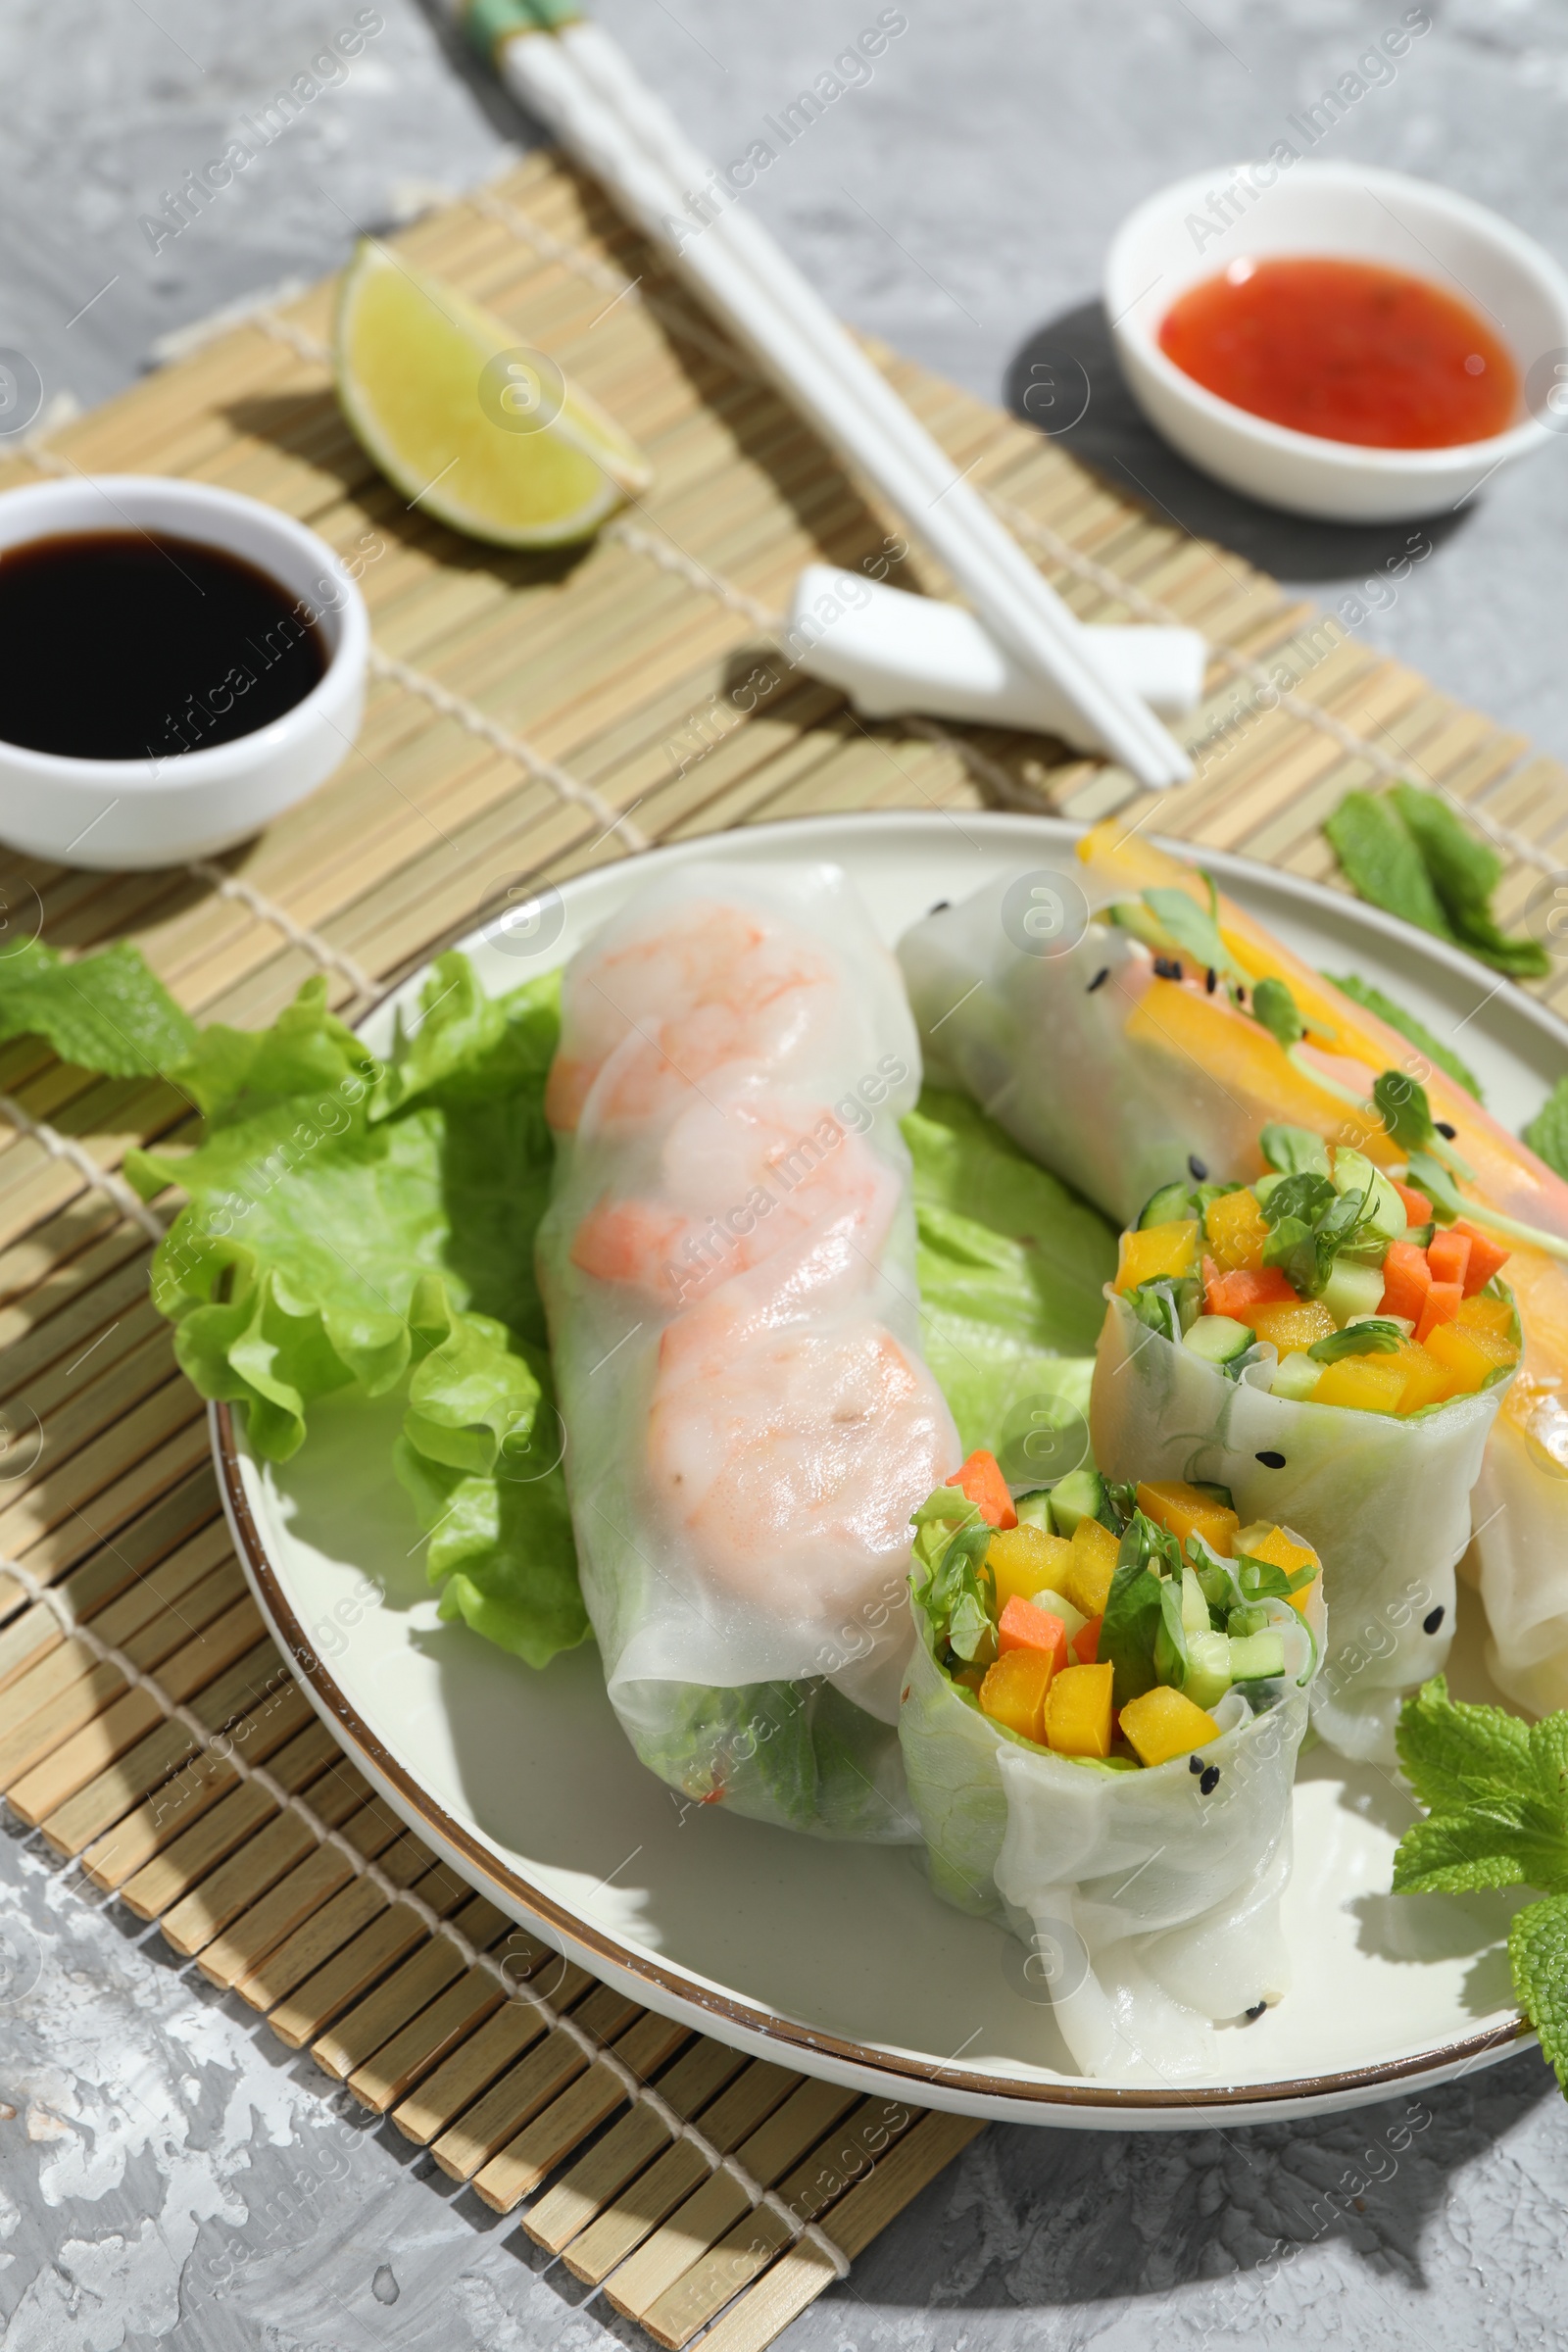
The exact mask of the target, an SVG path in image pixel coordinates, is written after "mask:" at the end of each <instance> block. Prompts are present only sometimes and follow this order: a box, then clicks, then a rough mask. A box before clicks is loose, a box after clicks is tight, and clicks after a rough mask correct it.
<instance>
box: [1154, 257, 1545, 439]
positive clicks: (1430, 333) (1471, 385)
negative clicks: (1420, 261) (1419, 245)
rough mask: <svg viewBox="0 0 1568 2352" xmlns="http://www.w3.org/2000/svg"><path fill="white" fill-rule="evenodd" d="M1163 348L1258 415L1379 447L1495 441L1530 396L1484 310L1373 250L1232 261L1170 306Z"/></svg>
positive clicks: (1210, 388)
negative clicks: (1363, 256)
mask: <svg viewBox="0 0 1568 2352" xmlns="http://www.w3.org/2000/svg"><path fill="white" fill-rule="evenodd" d="M1159 347H1160V349H1161V351H1163V352H1164V354H1165V356H1166V358H1167V359H1170V360H1174V361H1175V363H1176V366H1177V367H1178V368H1181V369H1182V371H1183V373H1184V374H1186V375H1190V376H1192V377H1193V378H1194V379H1195V381H1196V382H1198V383H1200V384H1201V385H1203V386H1204V388H1205V389H1206V390H1207V391H1210V392H1215V393H1217V394H1218V395H1219V397H1220V399H1221V400H1228V401H1231V402H1233V403H1234V405H1235V406H1236V407H1237V408H1239V409H1247V410H1250V413H1251V414H1252V416H1254V417H1267V418H1268V419H1269V420H1270V422H1271V423H1274V424H1285V425H1289V426H1290V427H1291V428H1292V429H1293V431H1295V432H1298V433H1315V434H1317V435H1318V436H1319V437H1320V438H1322V439H1324V440H1327V441H1354V442H1358V443H1360V444H1361V445H1362V446H1363V447H1366V448H1370V449H1450V448H1452V447H1454V446H1455V445H1456V444H1457V443H1460V442H1465V441H1485V440H1488V439H1490V437H1491V436H1492V435H1493V434H1494V433H1500V432H1503V431H1505V430H1506V429H1507V427H1508V426H1509V425H1510V424H1511V423H1512V422H1513V421H1514V418H1515V417H1516V415H1517V413H1518V408H1519V370H1518V368H1516V367H1515V365H1514V362H1513V358H1512V355H1511V353H1510V352H1509V351H1508V349H1507V347H1506V345H1505V344H1503V343H1501V342H1499V340H1498V339H1497V336H1496V335H1495V333H1494V332H1493V329H1492V328H1491V327H1490V326H1489V325H1488V324H1487V322H1486V320H1485V319H1482V318H1481V317H1480V315H1479V314H1478V313H1477V312H1476V311H1474V310H1472V308H1471V307H1470V305H1469V304H1468V303H1467V302H1461V301H1460V300H1458V298H1457V297H1456V296H1454V295H1452V294H1449V293H1447V292H1446V290H1445V289H1444V288H1443V287H1442V286H1435V285H1433V284H1431V283H1430V282H1429V281H1428V280H1427V279H1426V278H1424V277H1411V276H1409V275H1407V273H1406V272H1405V271H1404V270H1385V269H1381V268H1380V267H1379V266H1378V265H1377V264H1376V263H1373V262H1342V261H1333V260H1330V259H1328V258H1327V257H1324V258H1318V257H1315V256H1314V257H1308V256H1305V255H1302V256H1300V257H1296V256H1284V257H1281V258H1279V259H1277V260H1271V261H1256V262H1252V261H1236V262H1232V264H1231V265H1230V268H1229V269H1228V270H1224V271H1223V272H1222V273H1221V274H1220V275H1219V276H1218V277H1210V278H1205V279H1204V280H1203V282H1202V284H1201V285H1197V286H1190V287H1189V288H1188V290H1187V292H1186V293H1185V294H1183V295H1181V296H1180V297H1179V298H1178V300H1177V301H1176V302H1174V303H1173V304H1172V306H1171V308H1170V309H1169V310H1168V311H1167V312H1166V314H1165V317H1164V319H1163V320H1162V321H1161V323H1160V329H1159Z"/></svg>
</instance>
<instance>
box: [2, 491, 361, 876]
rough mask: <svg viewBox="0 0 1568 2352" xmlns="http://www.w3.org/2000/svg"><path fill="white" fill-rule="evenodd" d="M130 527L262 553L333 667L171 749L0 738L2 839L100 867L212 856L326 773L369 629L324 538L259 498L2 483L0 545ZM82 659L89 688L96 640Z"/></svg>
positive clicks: (353, 705)
mask: <svg viewBox="0 0 1568 2352" xmlns="http://www.w3.org/2000/svg"><path fill="white" fill-rule="evenodd" d="M126 529H142V530H148V531H164V532H169V533H171V534H172V535H174V536H176V537H178V538H182V539H193V540H196V541H197V542H198V543H200V544H201V545H204V546H208V547H218V548H221V549H223V550H224V551H225V553H227V554H228V555H231V556H240V557H243V558H244V560H245V561H246V562H247V563H250V564H255V565H256V566H257V568H258V569H259V570H261V571H264V572H267V573H268V574H269V575H270V577H271V578H272V579H274V580H275V581H276V582H277V584H278V586H279V588H280V589H282V590H284V591H285V592H286V593H287V594H288V595H290V596H292V597H294V598H296V599H297V600H299V601H298V603H297V605H296V611H297V612H298V613H299V614H300V617H301V618H302V619H304V618H307V617H310V618H313V619H314V620H315V622H316V625H317V626H318V628H319V630H320V633H321V636H322V638H323V639H324V641H325V648H326V655H327V665H326V669H325V671H324V673H323V675H322V676H321V677H320V678H319V680H318V681H317V683H316V685H315V686H313V687H312V689H311V691H310V693H309V694H308V695H306V696H305V697H304V699H303V701H301V702H298V703H296V704H295V705H294V708H293V709H292V710H291V711H284V712H283V714H282V716H281V717H279V718H274V719H273V720H272V721H271V722H270V724H269V725H267V726H265V727H259V728H257V729H256V730H255V732H254V733H252V734H249V735H239V736H236V737H235V738H234V739H233V741H232V742H230V743H220V744H213V745H210V746H208V747H207V748H206V749H204V750H197V751H192V752H181V753H178V754H176V755H175V756H173V757H172V758H171V759H168V760H73V759H65V758H61V757H60V756H59V755H58V754H56V753H53V752H37V751H29V750H28V749H27V748H26V747H25V745H22V744H15V743H6V742H4V741H0V840H4V841H6V842H8V843H10V844H11V846H12V847H13V848H15V849H19V850H25V851H27V852H29V853H30V855H31V856H33V857H34V858H49V859H51V860H53V861H55V862H57V863H59V864H62V865H78V866H90V867H92V868H93V869H95V870H96V871H99V872H121V871H123V870H125V869H127V868H132V867H144V866H157V865H172V864H178V863H181V862H183V861H184V860H185V859H187V858H202V857H209V856H211V855H212V853H213V852H214V851H216V850H224V849H228V848H230V847H231V846H232V844H233V843H235V842H236V841H243V840H245V839H246V838H247V836H248V835H250V834H252V833H255V832H256V831H258V830H259V828H260V827H261V826H263V825H265V824H267V823H268V822H269V820H270V818H272V817H274V816H276V815H278V814H279V813H280V811H281V810H283V809H288V808H290V807H292V805H293V804H294V803H295V802H296V801H299V800H303V799H304V797H305V795H306V794H307V793H309V792H314V791H315V789H316V787H317V786H318V784H321V783H324V781H325V780H326V778H327V777H328V776H329V775H330V774H331V773H332V770H333V769H334V768H335V767H336V766H337V765H338V764H339V762H340V761H341V760H342V759H343V758H344V756H345V754H346V753H347V752H348V751H349V749H350V748H351V746H352V744H353V742H354V738H355V736H356V734H357V733H358V732H359V726H360V720H361V718H362V716H363V714H364V709H365V666H366V657H367V654H368V649H369V641H370V626H369V620H368V615H367V613H366V610H365V600H364V598H363V597H362V596H361V594H360V592H359V589H358V588H357V587H356V586H355V584H354V581H353V580H352V578H351V577H350V576H349V573H348V571H347V570H346V568H345V567H344V565H343V564H342V563H341V562H340V560H339V559H338V557H337V556H335V555H334V554H333V552H332V550H331V549H330V548H329V547H328V546H327V544H326V542H325V540H324V539H319V538H318V537H317V535H316V533H315V532H314V531H308V530H307V529H306V528H305V526H304V524H303V523H299V522H295V521H294V520H293V519H292V518H291V517H290V516H289V515H280V514H278V513H277V512H276V510H275V509H274V508H271V507H266V506H263V505H262V504H261V502H260V501H259V500H257V499H254V498H242V497H241V496H239V494H238V493H237V492H235V491H232V490H215V489H212V488H210V487H209V486H208V484H206V483H205V482H186V481H175V480H172V479H169V478H167V477H165V476H163V475H159V474H149V473H111V474H96V475H90V474H83V475H81V476H80V477H79V478H78V479H76V480H74V481H48V482H32V483H28V484H27V486H26V487H25V489H21V490H8V491H6V492H5V493H4V494H3V495H0V553H3V552H4V551H5V550H6V549H7V548H12V547H18V546H21V545H24V544H25V543H26V542H28V541H31V540H36V539H51V538H55V537H57V536H59V535H61V534H64V533H68V532H77V531H124V530H126ZM81 658H82V692H83V693H84V694H90V693H91V692H92V691H93V684H92V648H91V647H90V646H83V647H82V649H81ZM3 659H4V648H0V660H3Z"/></svg>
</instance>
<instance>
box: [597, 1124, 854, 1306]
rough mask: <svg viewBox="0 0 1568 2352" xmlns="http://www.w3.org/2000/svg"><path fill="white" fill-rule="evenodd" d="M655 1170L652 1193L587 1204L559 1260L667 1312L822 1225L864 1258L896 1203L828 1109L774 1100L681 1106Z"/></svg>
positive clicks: (848, 1132) (851, 1135) (850, 1134)
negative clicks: (657, 1177)
mask: <svg viewBox="0 0 1568 2352" xmlns="http://www.w3.org/2000/svg"><path fill="white" fill-rule="evenodd" d="M660 1173H661V1176H662V1184H661V1186H660V1188H659V1190H658V1191H657V1192H656V1193H654V1194H653V1195H652V1196H649V1197H644V1196H640V1195H639V1196H633V1197H631V1198H629V1199H616V1198H615V1197H614V1195H613V1194H609V1195H606V1196H605V1197H604V1198H602V1199H601V1200H599V1201H596V1202H595V1204H594V1205H593V1207H591V1208H590V1209H589V1211H588V1213H587V1215H586V1216H585V1217H584V1218H583V1220H582V1222H581V1224H580V1225H579V1226H578V1228H577V1231H576V1234H575V1235H574V1237H573V1239H572V1244H571V1261H572V1263H573V1265H575V1266H577V1267H580V1269H581V1270H582V1271H583V1272H584V1273H585V1274H592V1275H595V1276H597V1277H598V1279H599V1280H600V1281H602V1282H615V1283H623V1284H625V1285H626V1286H627V1287H629V1288H632V1289H636V1290H639V1291H641V1292H642V1293H643V1295H644V1296H645V1297H646V1298H648V1299H652V1300H654V1301H655V1302H656V1303H657V1304H662V1305H664V1306H665V1307H667V1308H671V1309H673V1308H675V1307H679V1306H681V1305H684V1304H686V1303H687V1302H688V1301H690V1300H692V1299H698V1298H701V1297H702V1296H703V1295H704V1294H705V1293H706V1292H707V1291H709V1290H711V1288H712V1286H713V1284H714V1283H715V1282H718V1281H725V1280H728V1278H729V1277H730V1276H731V1275H734V1274H741V1273H744V1272H746V1270H747V1269H748V1268H749V1267H752V1266H756V1265H759V1264H760V1263H761V1262H762V1260H763V1259H764V1258H770V1257H773V1256H775V1255H776V1254H777V1253H778V1252H779V1251H780V1250H786V1249H790V1248H793V1247H796V1246H798V1245H799V1244H800V1243H802V1242H803V1241H804V1240H805V1238H806V1236H807V1235H808V1233H809V1232H811V1231H813V1230H820V1229H822V1228H824V1227H826V1226H834V1227H838V1226H841V1225H842V1226H843V1228H844V1230H845V1231H846V1232H847V1233H849V1234H852V1235H853V1238H854V1242H855V1246H856V1247H857V1248H858V1250H862V1251H863V1252H864V1253H865V1256H866V1258H867V1259H868V1260H869V1261H871V1262H873V1263H874V1262H875V1261H876V1260H877V1259H878V1258H879V1257H880V1255H881V1252H882V1246H883V1244H884V1243H885V1241H886V1240H887V1237H888V1234H889V1232H890V1230H891V1228H892V1224H893V1219H894V1216H895V1214H896V1213H897V1209H898V1205H899V1199H900V1186H899V1181H898V1178H897V1177H896V1175H895V1174H894V1172H893V1170H892V1169H891V1168H890V1167H889V1166H888V1165H887V1163H886V1162H885V1161H884V1160H882V1159H880V1158H879V1157H878V1156H877V1155H876V1153H875V1152H872V1151H871V1149H870V1148H869V1146H868V1145H867V1144H866V1143H865V1141H864V1140H863V1138H862V1137H861V1136H860V1135H858V1134H857V1133H856V1132H855V1131H854V1130H852V1129H851V1128H848V1127H846V1126H845V1124H844V1122H843V1120H842V1119H841V1118H839V1117H838V1115H837V1114H836V1113H835V1112H833V1111H831V1110H829V1109H828V1108H827V1107H826V1106H825V1105H824V1104H821V1103H798V1102H792V1101H790V1100H789V1099H787V1098H785V1097H783V1096H763V1097H759V1096H751V1095H736V1096H733V1097H732V1098H731V1099H730V1100H729V1101H717V1102H707V1101H698V1102H694V1103H691V1104H690V1106H689V1107H688V1108H687V1109H686V1110H684V1111H682V1112H681V1113H680V1115H679V1116H678V1117H677V1118H676V1120H675V1122H674V1124H673V1125H672V1126H671V1127H670V1129H669V1131H668V1133H667V1134H666V1136H665V1138H664V1143H663V1149H662V1154H661V1168H660Z"/></svg>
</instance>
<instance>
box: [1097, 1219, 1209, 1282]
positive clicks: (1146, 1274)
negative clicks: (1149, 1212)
mask: <svg viewBox="0 0 1568 2352" xmlns="http://www.w3.org/2000/svg"><path fill="white" fill-rule="evenodd" d="M1197 1270H1198V1219H1197V1218H1196V1217H1173V1218H1172V1220H1171V1222H1170V1223H1169V1224H1168V1225H1150V1226H1148V1227H1146V1229H1145V1230H1144V1231H1143V1232H1142V1233H1124V1234H1123V1235H1122V1237H1121V1255H1120V1258H1119V1259H1118V1261H1117V1265H1116V1288H1117V1290H1118V1291H1135V1290H1136V1289H1137V1288H1138V1285H1139V1284H1140V1283H1141V1282H1157V1281H1158V1280H1159V1278H1160V1277H1161V1275H1169V1276H1171V1277H1172V1278H1173V1279H1179V1278H1180V1277H1181V1276H1182V1275H1183V1274H1193V1273H1196V1272H1197Z"/></svg>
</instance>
